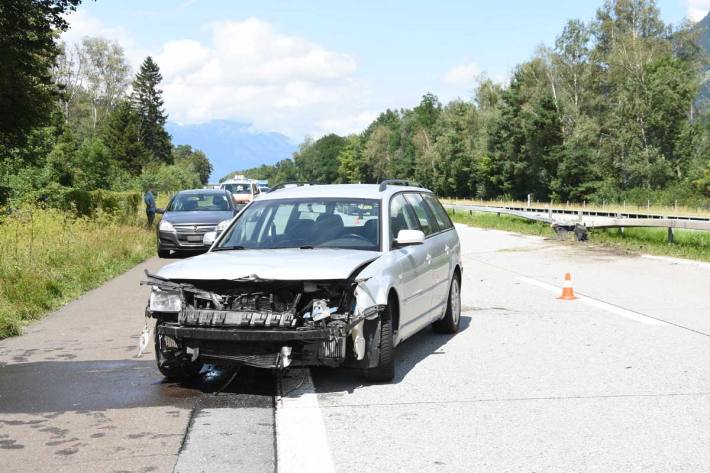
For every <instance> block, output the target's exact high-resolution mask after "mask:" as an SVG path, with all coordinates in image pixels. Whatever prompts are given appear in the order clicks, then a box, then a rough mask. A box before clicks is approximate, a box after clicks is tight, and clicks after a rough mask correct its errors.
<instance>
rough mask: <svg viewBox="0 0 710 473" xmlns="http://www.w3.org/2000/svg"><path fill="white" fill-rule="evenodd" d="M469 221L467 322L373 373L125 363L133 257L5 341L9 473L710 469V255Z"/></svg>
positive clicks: (132, 324)
mask: <svg viewBox="0 0 710 473" xmlns="http://www.w3.org/2000/svg"><path fill="white" fill-rule="evenodd" d="M459 233H460V235H461V238H462V244H463V253H464V264H465V270H464V281H463V291H462V295H463V304H464V314H463V317H462V327H461V328H462V330H461V331H460V333H458V334H457V335H455V336H443V335H436V334H434V333H432V332H430V331H424V332H422V333H420V334H418V335H416V336H414V337H413V338H412V339H410V340H407V341H406V342H405V343H404V344H402V345H401V346H400V347H399V348H398V349H397V369H396V372H397V377H396V380H395V381H394V382H393V383H391V384H382V385H378V384H367V383H365V382H364V381H363V380H362V378H360V377H359V376H358V375H357V373H354V372H352V371H347V370H329V369H318V370H311V371H310V372H309V371H292V372H290V373H289V374H288V376H287V377H285V378H284V379H280V380H277V379H275V377H274V376H272V375H271V374H269V373H265V372H254V371H246V372H240V373H239V375H238V377H237V379H236V380H235V382H233V383H232V384H230V385H229V387H228V388H227V389H226V392H225V393H221V394H220V395H218V396H215V395H214V394H213V392H214V391H215V390H216V389H218V388H219V387H221V386H222V385H223V384H224V383H225V382H226V380H228V377H229V374H230V373H221V372H216V371H211V372H207V373H205V375H204V376H203V378H202V379H201V380H200V381H199V382H197V383H196V384H195V385H192V386H182V385H176V384H171V383H165V382H163V381H162V380H161V378H160V376H159V374H158V373H157V370H156V369H155V368H154V360H153V354H152V350H151V351H150V352H149V353H148V354H146V355H144V357H143V358H141V359H136V358H134V355H135V352H136V344H137V336H138V333H139V332H140V329H141V328H142V324H143V319H142V316H141V314H142V311H143V307H144V304H145V300H146V298H147V290H146V288H142V287H140V286H138V282H139V281H140V280H141V279H142V276H143V275H142V271H143V268H144V267H149V268H151V269H154V268H156V267H157V266H159V265H160V264H162V262H159V261H158V260H155V259H154V260H150V261H148V262H147V263H146V264H143V265H140V266H139V267H138V268H135V269H134V270H131V271H129V272H128V273H126V274H124V275H122V276H121V277H119V278H117V279H115V280H114V281H111V282H110V283H108V284H106V285H105V286H103V287H102V288H99V289H97V290H95V291H92V292H91V293H89V294H87V295H85V296H84V297H82V298H81V299H80V300H78V301H76V302H74V303H72V304H70V305H68V306H66V307H65V308H64V309H62V310H61V311H59V312H57V313H55V314H53V315H51V316H50V317H49V318H47V319H46V320H44V321H42V322H40V323H38V324H35V325H33V326H32V327H30V328H29V329H28V330H27V331H26V334H25V335H23V336H22V337H17V338H13V339H9V340H5V341H1V342H0V457H1V458H2V467H1V468H0V469H2V471H171V470H173V469H174V470H175V471H181V472H190V471H253V472H256V471H274V469H275V467H276V466H278V471H280V472H286V471H303V470H304V469H306V467H308V469H309V471H311V472H313V471H331V470H336V471H354V470H357V471H363V472H368V471H373V472H374V471H378V472H379V471H482V472H484V471H485V472H488V471H515V472H518V471H520V472H523V471H525V472H533V471H538V472H541V471H542V472H547V471H564V472H576V471H590V472H596V471H599V472H608V471H644V472H647V471H659V472H661V471H663V472H667V471H674V472H682V471H693V472H704V471H710V449H708V448H707V446H708V445H710V429H708V428H707V418H708V416H709V415H710V367H709V366H708V362H707V361H708V359H710V265H707V264H705V265H703V264H695V263H679V262H677V261H676V260H671V259H655V258H646V257H639V256H634V255H628V254H622V253H616V252H614V251H610V250H603V249H598V248H594V249H593V248H589V247H587V246H584V245H578V244H566V243H559V242H555V241H545V240H543V239H540V238H535V237H527V236H520V235H514V234H509V233H505V232H499V231H493V230H479V229H471V228H459ZM565 272H571V273H572V276H573V282H574V288H575V290H576V291H577V293H578V294H579V295H581V296H582V298H580V299H578V300H575V301H561V300H557V299H556V296H557V295H558V293H559V292H561V289H559V287H560V286H561V285H562V278H563V276H564V273H565ZM274 395H276V396H275V398H274ZM274 405H275V406H276V409H275V410H274V408H273V406H274ZM277 464H278V465H277Z"/></svg>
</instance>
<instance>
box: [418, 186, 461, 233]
mask: <svg viewBox="0 0 710 473" xmlns="http://www.w3.org/2000/svg"><path fill="white" fill-rule="evenodd" d="M422 197H424V201H425V202H426V203H427V204H428V205H429V208H430V209H431V213H433V214H434V218H435V219H436V223H437V224H439V229H440V230H442V231H443V230H448V229H449V228H452V227H453V224H452V223H451V219H450V218H449V215H448V214H447V213H446V210H444V206H443V205H441V202H439V200H438V199H437V198H436V197H434V196H433V195H431V194H422Z"/></svg>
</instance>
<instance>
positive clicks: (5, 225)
mask: <svg viewBox="0 0 710 473" xmlns="http://www.w3.org/2000/svg"><path fill="white" fill-rule="evenodd" d="M78 195H81V196H82V197H84V194H78ZM113 197H115V196H110V197H107V198H106V199H101V202H102V205H105V204H109V205H110V203H111V198H113ZM113 203H114V204H116V205H117V208H119V209H120V208H121V207H122V206H124V205H126V202H125V201H124V200H123V198H122V197H121V196H119V197H118V199H117V200H115V201H114V202H113ZM95 213H96V216H95V217H92V218H88V217H77V216H76V214H75V213H74V212H63V211H61V210H59V209H54V208H38V207H35V206H31V205H23V206H22V207H19V208H16V209H14V211H13V212H12V214H10V215H7V216H5V217H2V224H0V339H1V338H3V337H6V336H11V335H17V334H19V333H20V332H21V329H22V327H23V325H25V324H26V323H27V322H28V321H30V320H34V319H38V318H40V317H42V316H43V315H44V314H46V313H47V312H49V311H51V310H54V309H56V308H57V307H60V306H61V305H62V304H65V303H67V302H68V301H70V300H72V299H74V298H76V297H78V296H79V295H80V294H81V293H83V292H84V291H86V290H88V289H91V288H93V287H96V286H98V285H99V284H101V283H103V282H104V281H107V280H109V279H111V278H112V277H114V276H116V275H118V274H120V273H121V272H123V271H125V270H127V269H129V268H131V267H132V266H134V265H135V264H137V263H139V262H140V261H143V260H144V259H146V258H148V257H149V256H150V255H152V254H153V253H154V251H155V232H154V231H152V230H151V229H148V228H146V226H145V223H144V218H142V216H141V215H140V214H138V213H135V214H134V216H133V219H132V220H127V221H126V222H117V221H116V220H115V219H114V218H113V217H110V216H109V214H107V213H106V212H104V211H103V210H101V209H97V210H96V211H95Z"/></svg>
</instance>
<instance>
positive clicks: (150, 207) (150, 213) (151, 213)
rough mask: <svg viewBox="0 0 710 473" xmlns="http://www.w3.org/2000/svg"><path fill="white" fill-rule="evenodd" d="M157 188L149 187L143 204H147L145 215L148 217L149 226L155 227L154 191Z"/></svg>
mask: <svg viewBox="0 0 710 473" xmlns="http://www.w3.org/2000/svg"><path fill="white" fill-rule="evenodd" d="M154 190H155V188H154V187H153V186H149V187H148V192H146V193H145V197H143V202H145V215H146V217H148V226H149V227H152V226H153V220H155V197H154V196H153V191H154Z"/></svg>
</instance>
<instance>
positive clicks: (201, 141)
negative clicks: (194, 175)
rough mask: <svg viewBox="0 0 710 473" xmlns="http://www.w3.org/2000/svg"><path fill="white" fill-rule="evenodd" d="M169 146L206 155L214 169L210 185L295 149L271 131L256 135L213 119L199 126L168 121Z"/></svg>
mask: <svg viewBox="0 0 710 473" xmlns="http://www.w3.org/2000/svg"><path fill="white" fill-rule="evenodd" d="M166 129H167V130H168V133H170V134H171V135H172V137H173V144H176V145H182V144H186V145H190V146H192V147H193V148H197V149H201V150H202V151H204V152H205V154H207V158H209V160H210V162H211V163H212V166H213V167H214V170H213V171H212V175H211V176H210V182H217V181H218V180H219V179H220V178H222V177H223V176H225V175H226V174H228V173H230V172H232V171H237V170H241V169H247V168H251V167H256V166H260V165H262V164H274V163H275V162H277V161H280V160H282V159H285V158H290V157H291V155H292V154H293V153H294V151H296V150H297V149H298V147H297V145H296V144H295V143H294V142H293V141H291V140H290V139H289V138H288V137H287V136H285V135H282V134H281V133H274V132H258V131H254V130H252V129H251V126H250V125H248V124H245V123H239V122H235V121H230V120H214V121H211V122H207V123H201V124H199V125H179V124H177V123H172V122H168V123H167V125H166Z"/></svg>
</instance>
